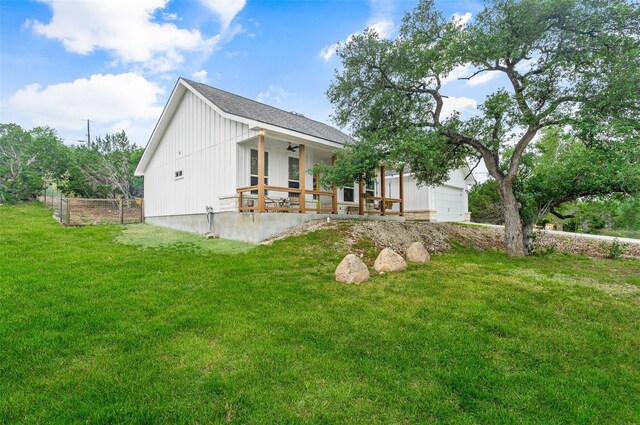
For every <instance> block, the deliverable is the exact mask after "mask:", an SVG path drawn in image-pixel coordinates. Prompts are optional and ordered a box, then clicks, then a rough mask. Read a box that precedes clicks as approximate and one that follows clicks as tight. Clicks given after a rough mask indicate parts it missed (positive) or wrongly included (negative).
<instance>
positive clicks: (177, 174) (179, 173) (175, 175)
mask: <svg viewBox="0 0 640 425" xmlns="http://www.w3.org/2000/svg"><path fill="white" fill-rule="evenodd" d="M173 177H174V178H175V179H176V180H178V179H181V178H182V170H178V171H176V172H175V173H173Z"/></svg>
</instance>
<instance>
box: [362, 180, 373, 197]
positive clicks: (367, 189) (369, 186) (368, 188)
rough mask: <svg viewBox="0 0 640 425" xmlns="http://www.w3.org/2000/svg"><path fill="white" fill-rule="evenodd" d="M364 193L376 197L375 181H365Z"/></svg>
mask: <svg viewBox="0 0 640 425" xmlns="http://www.w3.org/2000/svg"><path fill="white" fill-rule="evenodd" d="M364 191H365V193H366V194H367V195H369V196H376V181H375V180H373V179H371V180H367V184H366V185H365V190H364Z"/></svg>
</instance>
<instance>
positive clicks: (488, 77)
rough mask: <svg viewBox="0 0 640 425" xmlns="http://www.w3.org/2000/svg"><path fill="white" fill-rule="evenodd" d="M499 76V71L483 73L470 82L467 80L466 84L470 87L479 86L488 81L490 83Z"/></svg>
mask: <svg viewBox="0 0 640 425" xmlns="http://www.w3.org/2000/svg"><path fill="white" fill-rule="evenodd" d="M499 76H500V72H499V71H485V72H483V73H481V74H478V75H476V76H475V77H473V78H472V79H470V80H467V84H469V85H470V86H471V87H475V86H479V85H481V84H486V83H488V82H489V81H492V80H494V79H496V78H498V77H499Z"/></svg>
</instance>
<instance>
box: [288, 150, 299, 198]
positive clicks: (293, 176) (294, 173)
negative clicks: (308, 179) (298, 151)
mask: <svg viewBox="0 0 640 425" xmlns="http://www.w3.org/2000/svg"><path fill="white" fill-rule="evenodd" d="M288 178H289V187H290V188H295V189H299V188H300V160H299V159H298V158H294V157H292V156H290V157H289V177H288ZM289 197H296V198H299V197H300V194H299V193H297V192H289Z"/></svg>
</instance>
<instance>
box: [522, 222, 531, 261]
mask: <svg viewBox="0 0 640 425" xmlns="http://www.w3.org/2000/svg"><path fill="white" fill-rule="evenodd" d="M533 240H534V235H533V223H528V224H525V225H523V226H522V241H523V243H524V250H525V253H526V254H527V255H529V254H531V252H532V251H533Z"/></svg>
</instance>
